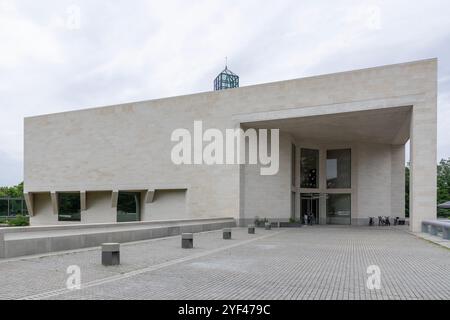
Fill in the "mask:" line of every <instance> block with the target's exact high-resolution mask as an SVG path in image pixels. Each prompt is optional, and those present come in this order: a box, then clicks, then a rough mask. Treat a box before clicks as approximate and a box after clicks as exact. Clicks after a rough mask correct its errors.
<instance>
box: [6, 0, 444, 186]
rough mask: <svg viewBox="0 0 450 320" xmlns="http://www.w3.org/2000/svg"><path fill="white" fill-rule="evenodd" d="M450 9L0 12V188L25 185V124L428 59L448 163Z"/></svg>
mask: <svg viewBox="0 0 450 320" xmlns="http://www.w3.org/2000/svg"><path fill="white" fill-rule="evenodd" d="M449 12H450V1H447V0H442V1H433V0H427V1H411V0H409V1H406V0H405V1H395V0H389V1H361V0H358V1H343V0H339V1H331V0H329V1H299V0H291V1H289V0H286V1H283V0H276V1H261V0H239V1H237V0H226V1H212V0H204V1H194V0H184V1H170V0H164V1H139V0H133V1H130V0H123V1H118V0H116V1H93V0H89V1H87V0H86V1H64V0H57V1H56V0H55V1H46V0H40V1H36V0H30V1H25V0H24V1H21V0H16V1H4V0H0V108H1V109H0V110H1V113H0V185H12V184H16V183H18V182H20V181H22V179H23V172H22V166H23V118H24V117H25V116H32V115H38V114H45V113H52V112H58V111H65V110H73V109H83V108H89V107H93V106H101V105H110V104H117V103H123V102H131V101H136V100H147V99H154V98H160V97H167V96H174V95H182V94H188V93H193V92H202V91H209V90H211V89H212V81H213V79H214V77H215V76H216V75H217V73H219V72H220V71H221V69H222V68H223V67H224V60H225V56H228V65H229V67H230V69H231V70H233V71H234V72H235V73H237V74H239V75H240V81H241V86H245V85H250V84H257V83H264V82H269V81H277V80H286V79H292V78H300V77H304V76H310V75H316V74H323V73H332V72H338V71H345V70H352V69H359V68H365V67H371V66H378V65H384V64H392V63H399V62H405V61H411V60H418V59H425V58H432V57H437V58H438V59H439V102H438V117H439V120H438V158H439V159H440V158H444V157H445V158H447V157H450V129H449V128H450V18H449Z"/></svg>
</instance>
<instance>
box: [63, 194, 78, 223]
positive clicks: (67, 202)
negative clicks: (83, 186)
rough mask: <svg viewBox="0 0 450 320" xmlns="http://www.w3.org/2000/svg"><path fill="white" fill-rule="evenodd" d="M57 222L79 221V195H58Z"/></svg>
mask: <svg viewBox="0 0 450 320" xmlns="http://www.w3.org/2000/svg"><path fill="white" fill-rule="evenodd" d="M58 221H81V206H80V194H79V193H58Z"/></svg>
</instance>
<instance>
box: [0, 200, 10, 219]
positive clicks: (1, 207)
mask: <svg viewBox="0 0 450 320" xmlns="http://www.w3.org/2000/svg"><path fill="white" fill-rule="evenodd" d="M7 215H8V199H0V216H7Z"/></svg>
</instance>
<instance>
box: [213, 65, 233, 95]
mask: <svg viewBox="0 0 450 320" xmlns="http://www.w3.org/2000/svg"><path fill="white" fill-rule="evenodd" d="M231 88H239V76H238V75H237V74H235V73H233V72H231V70H229V69H228V67H227V66H225V69H224V70H223V71H222V72H221V73H219V75H218V76H217V77H216V79H214V91H217V90H225V89H231Z"/></svg>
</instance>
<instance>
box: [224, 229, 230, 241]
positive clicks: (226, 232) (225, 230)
mask: <svg viewBox="0 0 450 320" xmlns="http://www.w3.org/2000/svg"><path fill="white" fill-rule="evenodd" d="M223 239H224V240H230V239H231V228H225V229H223Z"/></svg>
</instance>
